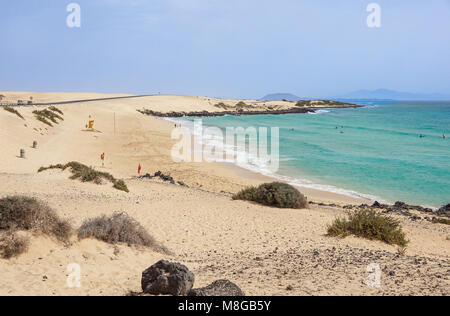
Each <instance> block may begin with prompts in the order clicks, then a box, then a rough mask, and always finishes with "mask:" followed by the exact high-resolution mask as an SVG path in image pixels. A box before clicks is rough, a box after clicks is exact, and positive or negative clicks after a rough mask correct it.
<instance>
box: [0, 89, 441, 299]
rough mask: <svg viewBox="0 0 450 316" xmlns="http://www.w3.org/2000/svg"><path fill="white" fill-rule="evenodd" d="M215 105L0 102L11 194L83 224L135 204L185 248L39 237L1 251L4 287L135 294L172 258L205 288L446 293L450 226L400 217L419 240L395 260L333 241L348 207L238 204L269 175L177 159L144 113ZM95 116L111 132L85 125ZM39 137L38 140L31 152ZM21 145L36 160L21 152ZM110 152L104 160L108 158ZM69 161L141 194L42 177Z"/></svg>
mask: <svg viewBox="0 0 450 316" xmlns="http://www.w3.org/2000/svg"><path fill="white" fill-rule="evenodd" d="M2 94H5V95H6V96H7V98H9V99H18V98H23V99H27V96H28V97H29V95H30V94H31V95H33V97H34V100H35V101H36V102H37V100H39V101H41V102H44V101H45V102H57V101H61V100H63V101H64V100H74V99H84V98H108V97H111V95H101V94H63V93H55V94H53V93H50V94H47V93H44V94H40V93H9V92H4V93H2ZM115 96H123V95H115ZM217 102H223V100H221V101H219V100H218V99H210V98H205V97H182V96H151V97H143V98H136V99H134V98H132V99H120V100H108V101H96V102H86V103H82V104H67V105H59V106H58V108H59V109H61V110H62V111H63V112H64V121H62V122H60V124H55V125H54V127H50V126H47V125H45V124H42V123H41V122H38V121H37V120H36V119H35V117H34V115H33V114H32V111H33V110H35V109H36V108H35V107H18V108H17V110H18V111H19V112H20V113H21V114H22V115H23V116H24V118H25V119H24V120H23V119H21V118H19V117H18V116H16V115H14V114H12V113H10V112H7V111H3V110H1V109H0V139H1V148H2V151H1V152H0V197H4V196H7V195H17V194H24V195H28V196H33V197H37V198H40V199H42V200H44V201H47V202H48V203H49V204H50V206H52V207H53V208H54V209H55V210H57V212H58V214H59V215H60V216H61V217H63V218H65V219H67V220H69V221H70V222H71V223H72V225H73V226H74V227H78V226H80V225H81V223H82V222H83V221H84V220H85V219H87V218H92V217H95V216H99V215H102V214H106V215H108V214H112V213H113V212H126V213H128V214H129V215H130V216H132V217H134V218H136V219H137V220H138V221H139V222H140V223H141V224H142V225H143V226H144V227H145V228H146V229H147V230H148V231H149V232H150V233H151V234H152V235H153V236H154V237H155V238H156V239H157V240H158V241H160V242H161V243H163V244H164V245H165V246H166V247H168V248H169V249H170V250H171V251H172V252H173V253H174V255H172V256H168V255H163V254H159V253H156V252H154V251H151V250H149V249H139V248H130V247H127V246H125V245H119V246H117V247H115V246H112V245H108V244H105V243H103V242H100V241H96V240H83V241H78V240H77V239H76V238H73V240H72V244H71V245H70V246H64V245H61V244H59V243H57V242H56V241H53V240H50V239H48V238H47V237H43V236H39V235H35V236H33V237H32V245H31V247H30V250H29V251H28V252H27V253H26V254H23V255H21V256H19V257H17V258H14V259H11V260H8V261H7V260H2V259H0V272H1V275H2V280H1V281H0V295H124V294H126V293H127V292H128V291H139V290H140V276H141V273H142V271H143V270H144V269H146V268H147V267H149V266H150V265H152V264H154V263H155V262H156V261H158V260H160V259H162V258H166V259H169V260H173V261H177V262H180V263H183V264H185V265H187V266H188V267H189V268H190V269H191V270H192V271H193V272H194V273H195V274H196V278H197V280H196V285H197V286H205V285H207V284H209V283H211V282H212V281H215V280H217V279H220V278H228V279H230V280H231V281H233V282H235V283H236V284H238V285H239V286H240V287H241V288H242V289H243V290H244V291H245V292H246V293H247V294H248V295H329V294H331V295H381V294H397V295H401V294H403V295H408V294H412V295H418V294H431V295H448V289H449V288H450V287H449V285H450V284H449V279H448V269H449V267H450V260H449V256H450V247H449V246H448V245H449V244H448V243H449V241H448V237H449V236H450V229H449V228H448V226H446V225H441V224H432V223H430V222H427V221H416V222H414V221H411V220H410V219H408V218H405V217H399V220H400V221H401V222H402V225H403V226H404V229H405V231H406V233H407V236H408V238H409V239H410V240H411V243H410V246H409V248H408V251H407V255H406V256H399V255H397V249H396V248H395V247H393V246H389V245H386V244H384V243H381V242H374V241H368V240H363V239H359V238H353V237H349V238H346V239H336V238H330V237H327V236H325V233H326V226H327V225H328V224H329V223H331V221H332V220H333V219H334V218H335V216H337V215H339V214H343V210H342V208H339V207H319V206H312V207H311V208H310V209H309V210H278V209H273V208H269V207H263V206H258V205H255V204H252V203H247V202H242V201H232V199H231V197H230V193H233V192H236V191H238V190H239V189H241V188H242V187H243V186H246V185H249V184H258V183H261V182H262V181H265V180H266V179H264V178H263V177H260V176H258V175H253V174H249V173H248V172H244V171H241V170H239V169H238V168H235V167H230V166H223V165H220V164H216V163H212V164H208V163H175V162H173V161H172V159H171V158H170V149H171V147H172V145H173V144H174V142H175V141H173V140H171V138H170V133H171V131H172V127H173V126H172V124H171V123H169V122H167V121H164V120H160V119H155V118H152V117H148V116H144V115H142V114H140V113H138V112H137V110H139V109H142V108H148V109H152V110H154V111H197V110H205V109H206V110H212V109H214V110H216V108H215V107H214V104H215V103H217ZM228 102H229V103H230V104H231V103H235V102H238V100H229V101H228ZM255 102H256V101H255ZM89 116H90V118H91V119H93V120H95V125H94V127H95V129H96V130H98V131H100V132H96V133H94V132H85V131H83V130H84V129H85V125H86V124H87V121H88V120H89ZM114 118H115V124H114ZM35 140H36V141H37V142H38V148H37V149H32V148H31V145H32V142H33V141H35ZM22 148H23V149H25V150H26V159H19V158H18V157H17V156H18V155H19V151H20V149H22ZM103 152H104V153H105V154H106V165H105V167H104V168H102V167H101V161H100V154H101V153H103ZM69 161H79V162H82V163H84V164H86V165H89V166H92V167H94V168H96V169H98V170H102V171H107V172H110V173H111V174H113V175H114V176H115V177H116V178H123V179H125V180H126V182H127V184H128V187H129V189H130V193H128V194H127V193H124V192H120V191H117V190H114V189H113V188H111V186H109V185H94V184H89V183H81V182H78V181H72V180H69V179H68V176H69V175H68V173H67V172H64V173H63V172H60V171H55V170H53V171H46V172H42V173H37V170H38V168H40V167H41V166H48V165H50V164H56V163H65V162H69ZM138 164H141V165H142V166H143V171H144V172H149V173H154V172H156V171H158V170H161V171H163V172H164V173H166V174H171V175H172V176H173V177H174V178H175V179H176V180H177V181H183V182H184V183H186V184H187V185H188V186H189V188H186V187H182V186H179V185H171V184H168V183H163V182H162V181H160V180H154V179H152V180H137V179H133V177H135V176H136V173H137V166H138ZM305 193H306V194H307V195H308V196H309V198H310V199H312V200H315V201H326V202H328V201H334V202H336V203H337V204H341V203H355V204H359V203H362V202H364V201H362V200H357V199H353V198H349V197H345V196H339V195H336V194H330V193H326V192H320V191H315V190H307V191H305ZM424 262H426V263H424ZM71 263H77V264H79V265H80V266H81V269H82V280H81V282H82V286H81V287H80V288H75V289H72V288H68V287H67V284H66V279H67V275H68V272H67V265H69V264H71ZM370 263H377V264H379V265H380V267H381V268H382V269H383V279H382V287H381V288H380V289H377V288H370V287H368V286H367V285H365V284H364V281H365V280H366V278H367V276H368V273H367V271H366V268H367V265H368V264H370ZM288 287H289V289H290V290H287V288H288Z"/></svg>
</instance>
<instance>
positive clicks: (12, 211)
mask: <svg viewBox="0 0 450 316" xmlns="http://www.w3.org/2000/svg"><path fill="white" fill-rule="evenodd" d="M0 230H1V231H17V230H25V231H39V232H41V233H43V234H46V235H49V236H53V237H56V238H57V239H58V240H60V241H63V242H67V241H68V240H69V238H70V235H71V233H72V228H71V226H70V225H69V223H68V222H66V221H64V220H61V219H60V218H59V217H58V215H57V214H56V212H55V211H54V210H53V209H51V208H50V207H49V206H48V205H47V204H45V203H43V202H41V201H39V200H37V199H35V198H29V197H26V196H10V197H6V198H3V199H0Z"/></svg>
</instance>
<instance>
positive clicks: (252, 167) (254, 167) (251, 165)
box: [166, 110, 388, 203]
mask: <svg viewBox="0 0 450 316" xmlns="http://www.w3.org/2000/svg"><path fill="white" fill-rule="evenodd" d="M320 111H325V112H329V111H326V110H320ZM166 120H167V121H170V122H173V123H176V124H181V125H182V126H183V127H186V128H189V129H190V130H191V132H192V135H193V136H194V137H199V136H200V135H196V134H198V131H195V129H194V122H193V121H189V120H185V119H182V118H166ZM205 127H206V125H205ZM203 144H204V145H209V146H214V147H215V148H216V149H217V150H220V151H223V152H224V153H225V154H226V156H236V147H235V146H229V145H225V144H224V143H223V140H219V139H203ZM226 156H225V157H226ZM290 160H295V159H294V158H289V157H284V158H283V157H281V158H280V161H290ZM217 162H224V163H225V162H229V161H226V160H222V161H217ZM236 165H237V166H239V167H241V168H244V169H247V170H249V171H251V172H254V173H257V174H261V175H263V176H267V177H270V178H273V179H274V180H277V181H282V182H286V183H289V184H291V185H293V186H296V187H299V188H308V189H315V190H320V191H325V192H331V193H335V194H339V195H345V196H348V197H353V198H363V199H368V200H371V201H376V200H377V201H379V202H381V203H388V202H387V201H384V200H382V199H379V198H377V197H376V196H373V195H369V194H363V193H360V192H356V191H353V190H348V189H343V188H338V187H336V186H332V185H326V184H319V183H314V182H312V181H309V180H306V179H298V178H293V177H289V176H284V175H280V174H276V173H273V172H271V171H270V170H269V169H270V168H269V167H268V166H267V162H265V161H263V160H261V159H258V157H253V156H250V155H248V162H247V163H240V164H237V163H236Z"/></svg>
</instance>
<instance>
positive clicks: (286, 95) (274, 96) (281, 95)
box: [261, 93, 301, 101]
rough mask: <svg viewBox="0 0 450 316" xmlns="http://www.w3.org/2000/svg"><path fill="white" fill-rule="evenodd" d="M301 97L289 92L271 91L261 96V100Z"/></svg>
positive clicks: (289, 99)
mask: <svg viewBox="0 0 450 316" xmlns="http://www.w3.org/2000/svg"><path fill="white" fill-rule="evenodd" d="M300 99H301V98H300V97H298V96H296V95H293V94H291V93H273V94H268V95H266V96H265V97H263V98H261V100H264V101H281V100H287V101H298V100H300Z"/></svg>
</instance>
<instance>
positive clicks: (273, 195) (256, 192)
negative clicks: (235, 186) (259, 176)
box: [233, 182, 308, 209]
mask: <svg viewBox="0 0 450 316" xmlns="http://www.w3.org/2000/svg"><path fill="white" fill-rule="evenodd" d="M233 200H245V201H253V202H256V203H259V204H263V205H267V206H274V207H278V208H294V209H302V208H307V207H308V200H307V199H306V197H305V196H304V195H303V194H301V193H300V192H299V191H298V190H297V189H296V188H294V187H293V186H291V185H289V184H286V183H281V182H273V183H265V184H262V185H260V186H259V187H257V188H256V187H250V188H246V189H244V190H242V191H240V192H238V193H237V194H235V195H234V196H233Z"/></svg>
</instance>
